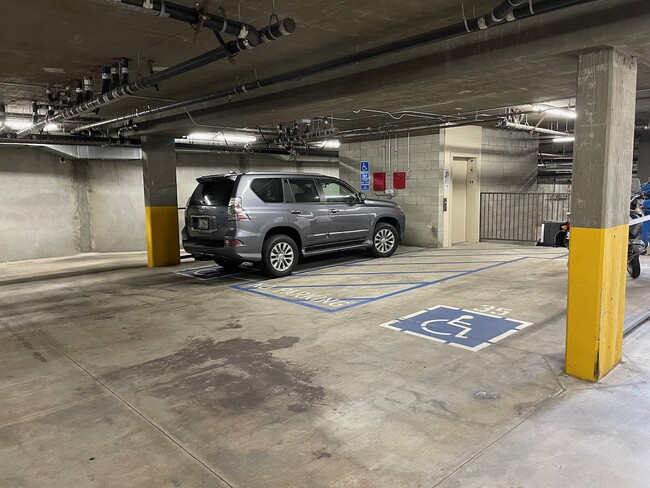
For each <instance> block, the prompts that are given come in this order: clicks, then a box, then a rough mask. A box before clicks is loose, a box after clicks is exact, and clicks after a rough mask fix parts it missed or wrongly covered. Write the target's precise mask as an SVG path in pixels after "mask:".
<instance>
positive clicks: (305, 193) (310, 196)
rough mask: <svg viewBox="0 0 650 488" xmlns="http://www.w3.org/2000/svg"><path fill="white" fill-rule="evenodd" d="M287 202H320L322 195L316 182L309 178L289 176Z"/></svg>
mask: <svg viewBox="0 0 650 488" xmlns="http://www.w3.org/2000/svg"><path fill="white" fill-rule="evenodd" d="M287 190H288V191H287V198H286V201H287V203H294V202H295V203H318V202H320V196H319V195H318V188H316V182H315V181H314V180H312V179H307V178H295V179H294V178H289V179H288V180H287Z"/></svg>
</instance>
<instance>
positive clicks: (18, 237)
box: [0, 147, 338, 262]
mask: <svg viewBox="0 0 650 488" xmlns="http://www.w3.org/2000/svg"><path fill="white" fill-rule="evenodd" d="M230 170H233V171H242V170H243V171H305V172H318V173H324V174H329V175H332V176H338V164H337V163H336V162H302V163H296V162H294V161H286V160H282V159H278V158H274V157H268V156H260V155H245V156H233V155H227V154H222V155H214V154H196V153H192V154H189V153H185V154H183V153H180V154H178V155H177V178H178V185H179V188H178V200H179V206H183V205H185V202H186V201H187V199H188V198H189V196H190V194H191V192H192V191H193V190H194V188H195V186H196V178H198V177H199V176H203V175H206V174H216V173H224V172H228V171H230ZM0 203H1V204H2V208H3V210H2V212H0V262H6V261H19V260H24V259H37V258H46V257H57V256H70V255H75V254H78V253H81V252H121V251H141V250H144V249H146V240H145V229H144V189H143V180H142V163H141V162H140V161H111V160H102V161H99V160H93V161H71V160H67V161H66V162H65V163H63V164H61V163H59V162H58V156H55V155H53V154H50V153H47V152H44V151H42V150H36V149H33V148H29V147H24V148H19V149H13V148H12V149H7V148H2V149H0ZM181 221H182V212H179V222H181Z"/></svg>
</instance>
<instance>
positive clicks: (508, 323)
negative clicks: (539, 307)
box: [381, 305, 531, 351]
mask: <svg viewBox="0 0 650 488" xmlns="http://www.w3.org/2000/svg"><path fill="white" fill-rule="evenodd" d="M529 325H531V323H530V322H522V321H520V320H513V319H510V318H505V317H497V316H495V315H488V314H484V313H479V312H475V311H473V310H465V309H460V308H454V307H445V306H443V305H438V306H436V307H433V308H428V309H426V310H421V311H419V312H417V313H414V314H411V315H407V316H404V317H400V318H398V319H395V320H391V321H390V322H386V323H384V324H381V326H382V327H386V328H388V329H393V330H398V331H400V332H405V333H407V334H410V335H415V336H418V337H422V338H424V339H429V340H432V341H434V342H441V343H445V344H450V345H452V346H456V347H460V348H462V349H467V350H469V351H480V350H481V349H483V348H485V347H487V346H489V345H491V344H494V343H496V342H498V341H500V340H501V339H505V338H506V337H508V336H510V335H512V334H515V333H516V332H517V331H519V330H521V329H523V328H525V327H528V326H529Z"/></svg>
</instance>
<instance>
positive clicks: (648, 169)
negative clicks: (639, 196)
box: [637, 134, 650, 186]
mask: <svg viewBox="0 0 650 488" xmlns="http://www.w3.org/2000/svg"><path fill="white" fill-rule="evenodd" d="M637 176H638V177H639V180H641V186H643V185H644V184H645V183H647V182H648V181H650V135H649V134H644V135H643V137H641V139H639V161H638V165H637Z"/></svg>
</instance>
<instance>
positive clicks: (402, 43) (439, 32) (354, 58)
mask: <svg viewBox="0 0 650 488" xmlns="http://www.w3.org/2000/svg"><path fill="white" fill-rule="evenodd" d="M595 1H598V0H546V1H544V2H542V3H539V4H535V10H534V13H533V12H531V11H530V9H529V8H528V6H526V7H520V8H517V9H515V10H513V11H512V17H513V20H524V19H527V18H529V17H532V16H534V15H535V16H536V15H541V14H545V13H550V12H554V11H556V10H561V9H564V8H567V7H573V6H576V5H583V4H587V3H592V2H595ZM482 18H483V17H477V18H475V19H471V20H467V23H465V22H459V23H457V24H453V25H450V26H447V27H443V28H441V29H436V30H433V31H430V32H426V33H424V34H419V35H417V36H413V37H409V38H407V39H402V40H399V41H395V42H392V43H389V44H384V45H383V46H377V47H374V48H371V49H367V50H365V51H361V52H358V53H354V54H348V55H347V56H342V57H340V58H336V59H333V60H330V61H325V62H322V63H318V64H314V65H311V66H308V67H306V68H300V69H297V70H294V71H289V72H287V73H282V74H278V75H275V76H271V77H268V78H264V79H261V80H257V81H253V82H250V83H246V84H243V85H239V86H235V87H234V88H227V89H225V90H221V91H218V92H215V93H212V94H210V95H206V96H204V97H200V98H195V99H192V100H186V101H184V102H177V103H172V104H170V105H165V106H163V107H158V108H153V109H150V110H146V111H143V112H139V113H138V114H137V117H145V116H149V115H154V114H159V113H162V112H167V111H169V110H175V109H179V108H184V107H187V106H190V105H198V104H202V103H206V102H211V101H214V100H218V99H221V98H226V97H230V96H232V95H237V94H240V93H247V92H250V91H253V90H256V89H258V88H264V87H268V86H273V85H277V84H279V83H285V82H288V81H292V80H297V79H302V78H306V77H308V76H312V75H316V74H321V73H324V72H327V71H331V70H333V69H337V68H341V67H344V66H348V65H351V64H358V63H360V62H362V61H367V60H369V59H372V58H376V57H379V56H384V55H387V54H393V53H396V52H399V51H403V50H405V49H411V48H414V47H418V46H421V45H425V44H432V43H435V42H441V41H446V40H449V39H453V38H456V37H460V36H463V35H465V34H469V33H473V32H479V31H481V30H482V29H481V28H480V27H479V20H480V19H482ZM129 118H134V116H133V115H131V116H124V117H118V118H115V119H112V120H108V121H102V122H98V123H97V124H96V125H107V124H112V123H115V122H120V121H122V120H126V119H129Z"/></svg>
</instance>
